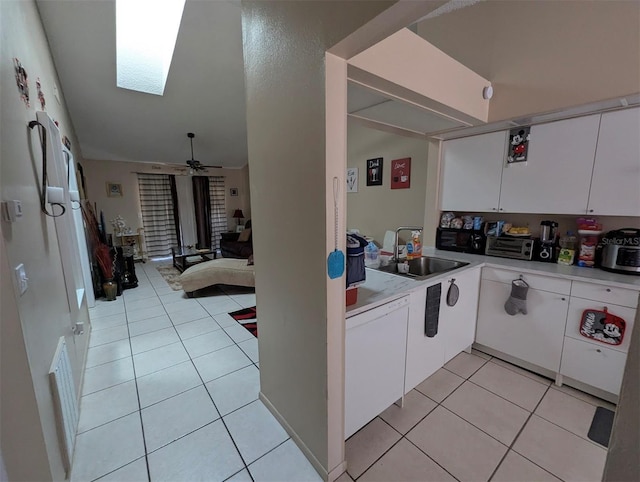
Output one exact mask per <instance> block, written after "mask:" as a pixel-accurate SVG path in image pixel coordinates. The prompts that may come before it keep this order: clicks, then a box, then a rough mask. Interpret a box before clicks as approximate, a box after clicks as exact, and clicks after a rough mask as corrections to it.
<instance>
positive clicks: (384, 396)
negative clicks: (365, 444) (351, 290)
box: [344, 296, 409, 439]
mask: <svg viewBox="0 0 640 482" xmlns="http://www.w3.org/2000/svg"><path fill="white" fill-rule="evenodd" d="M408 318H409V297H408V296H404V297H403V298H400V299H398V300H394V301H391V302H389V303H386V304H384V305H382V306H379V307H377V308H373V309H371V310H369V311H365V312H364V313H360V314H358V315H355V316H353V317H351V318H348V319H347V330H346V334H345V424H344V425H345V439H347V438H348V437H350V436H351V435H353V434H354V433H355V432H357V431H358V430H359V429H360V428H362V427H364V426H365V425H366V424H367V423H368V422H369V421H370V420H373V419H374V418H375V417H376V416H377V415H379V414H380V413H381V412H383V411H384V410H385V409H386V408H387V407H389V406H390V405H391V404H393V403H394V402H396V401H397V400H399V399H401V398H402V396H403V394H404V368H405V356H406V346H407V322H408Z"/></svg>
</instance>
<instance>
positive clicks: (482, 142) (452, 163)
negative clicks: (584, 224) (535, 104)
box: [441, 131, 586, 212]
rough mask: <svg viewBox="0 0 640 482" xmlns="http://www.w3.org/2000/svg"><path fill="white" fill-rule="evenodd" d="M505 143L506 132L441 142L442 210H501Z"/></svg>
mask: <svg viewBox="0 0 640 482" xmlns="http://www.w3.org/2000/svg"><path fill="white" fill-rule="evenodd" d="M506 143H507V132H506V131H502V132H492V133H490V134H483V135H479V136H472V137H465V138H462V139H453V140H450V141H445V142H443V143H442V165H443V174H442V184H441V188H442V191H441V209H442V210H443V211H479V212H491V211H497V210H498V203H499V199H500V179H501V177H502V164H503V162H504V156H505V152H506ZM585 205H586V204H585Z"/></svg>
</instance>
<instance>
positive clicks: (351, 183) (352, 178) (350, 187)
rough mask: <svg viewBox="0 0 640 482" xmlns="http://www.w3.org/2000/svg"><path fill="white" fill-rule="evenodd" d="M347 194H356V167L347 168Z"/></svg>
mask: <svg viewBox="0 0 640 482" xmlns="http://www.w3.org/2000/svg"><path fill="white" fill-rule="evenodd" d="M347 192H358V168H357V167H347Z"/></svg>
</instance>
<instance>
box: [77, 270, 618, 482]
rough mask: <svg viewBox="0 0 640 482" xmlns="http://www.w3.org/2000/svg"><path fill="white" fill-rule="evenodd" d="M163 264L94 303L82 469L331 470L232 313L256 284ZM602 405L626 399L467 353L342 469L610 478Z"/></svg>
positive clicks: (238, 476) (170, 473) (364, 438)
mask: <svg viewBox="0 0 640 482" xmlns="http://www.w3.org/2000/svg"><path fill="white" fill-rule="evenodd" d="M157 264H158V263H154V262H148V263H146V264H137V265H136V274H137V276H138V278H139V286H138V287H137V288H135V289H131V290H126V291H125V292H124V293H123V296H121V297H118V299H117V300H116V301H112V302H106V301H98V302H97V304H96V307H95V308H93V309H91V310H90V315H91V324H92V334H91V339H90V343H89V346H90V348H89V353H88V358H87V368H86V371H85V381H84V388H83V394H82V399H81V415H80V421H79V426H78V437H77V440H76V452H75V458H74V467H73V471H72V474H71V479H72V481H93V480H98V479H99V480H101V481H117V482H138V481H145V480H152V481H161V480H166V481H172V482H176V481H192V480H203V481H205V480H206V481H217V480H220V481H223V480H230V481H252V480H255V481H277V482H287V481H291V482H303V481H317V480H320V479H319V477H318V475H317V473H316V472H315V471H314V469H313V468H312V466H311V465H310V464H309V462H308V461H307V460H306V458H305V457H304V456H303V455H302V453H301V452H300V450H299V449H298V448H297V446H296V445H295V443H293V441H292V440H291V439H290V438H289V437H288V436H287V434H286V432H285V431H284V430H283V429H282V427H281V426H280V425H279V424H278V422H277V421H276V420H275V418H273V416H272V415H271V414H270V413H269V411H268V410H267V409H266V407H265V406H264V405H263V404H262V402H260V401H259V400H258V392H259V384H260V381H259V371H258V368H259V359H258V343H257V340H256V339H255V338H254V337H253V336H252V335H251V334H250V333H249V332H248V331H247V330H245V329H244V328H242V327H240V326H238V324H237V323H236V321H235V320H233V318H231V317H230V316H229V315H228V312H231V311H234V310H239V309H241V308H243V307H250V306H254V305H255V304H256V301H255V294H254V293H253V292H251V291H250V290H247V289H237V288H230V287H227V288H225V289H224V290H222V289H212V290H210V291H209V292H208V293H207V296H204V297H199V298H195V299H188V298H186V297H185V295H184V293H183V292H182V291H173V290H172V289H171V287H169V286H168V285H167V283H166V282H165V281H164V279H163V278H162V277H161V276H160V274H159V273H158V271H157V269H156V265H157ZM598 405H601V406H606V407H608V408H611V409H615V407H614V406H613V405H611V404H609V403H607V402H604V401H602V400H599V399H597V398H594V397H591V396H590V395H587V394H584V393H582V392H578V391H576V390H573V389H571V388H569V387H560V388H558V387H556V386H554V385H552V383H551V381H550V380H548V379H545V378H543V377H540V376H537V375H535V374H532V373H530V372H527V371H525V370H522V369H520V368H517V367H515V366H513V365H510V364H508V363H506V362H503V361H501V360H498V359H496V358H492V357H490V356H488V355H486V354H483V353H479V352H476V351H474V352H473V353H472V354H466V353H461V354H460V355H458V356H457V357H456V358H454V359H453V360H451V361H450V362H449V363H448V364H447V365H446V366H445V367H444V368H442V369H441V370H439V371H438V372H436V373H435V374H434V375H432V376H431V377H430V378H428V379H427V380H425V381H424V382H423V383H421V384H420V385H419V386H418V387H416V389H415V390H412V391H411V392H410V393H409V394H408V395H407V396H406V397H405V407H404V408H402V409H400V408H399V407H397V406H395V405H392V406H391V407H389V408H388V409H387V410H386V411H385V412H383V413H382V414H380V416H379V417H376V418H375V419H374V420H373V421H372V422H370V423H369V424H368V425H366V426H365V427H364V428H362V429H361V430H360V431H358V432H357V433H356V434H354V435H353V436H352V437H351V438H350V439H349V440H348V441H347V444H346V453H347V462H348V471H347V473H345V474H343V475H342V476H341V477H340V478H339V479H338V480H339V482H349V481H352V480H362V481H380V482H390V481H403V482H409V481H420V482H422V481H432V480H433V481H449V480H450V481H455V480H460V481H486V480H492V481H498V482H499V481H504V482H507V481H508V482H515V481H518V482H526V481H536V482H537V481H547V480H549V481H557V480H566V481H573V480H575V481H581V482H586V481H596V480H600V479H601V474H602V470H603V467H604V461H605V457H606V450H605V449H604V448H603V447H601V446H600V445H598V444H596V443H594V442H592V441H590V440H589V439H588V438H587V431H588V429H589V426H590V423H591V420H592V417H593V414H594V412H595V409H596V407H597V406H598Z"/></svg>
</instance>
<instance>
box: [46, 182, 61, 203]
mask: <svg viewBox="0 0 640 482" xmlns="http://www.w3.org/2000/svg"><path fill="white" fill-rule="evenodd" d="M47 202H49V203H56V204H64V189H63V188H61V187H54V186H49V187H47Z"/></svg>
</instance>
